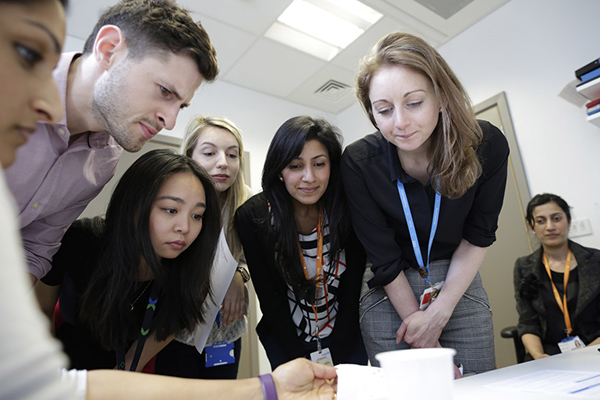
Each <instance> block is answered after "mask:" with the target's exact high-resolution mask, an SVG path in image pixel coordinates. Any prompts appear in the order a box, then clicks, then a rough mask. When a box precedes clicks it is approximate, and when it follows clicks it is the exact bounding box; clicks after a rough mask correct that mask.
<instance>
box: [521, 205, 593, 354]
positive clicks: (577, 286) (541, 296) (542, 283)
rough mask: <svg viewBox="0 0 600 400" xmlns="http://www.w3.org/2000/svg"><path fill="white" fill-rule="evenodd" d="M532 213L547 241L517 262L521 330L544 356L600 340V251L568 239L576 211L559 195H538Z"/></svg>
mask: <svg viewBox="0 0 600 400" xmlns="http://www.w3.org/2000/svg"><path fill="white" fill-rule="evenodd" d="M526 217H527V223H528V225H529V228H530V229H531V230H532V231H533V232H534V233H535V235H536V236H537V238H538V239H539V240H540V242H541V247H540V248H539V249H538V250H537V251H535V252H534V253H532V254H531V255H529V256H525V257H521V258H519V259H518V260H517V262H516V263H515V270H514V285H515V298H516V300H517V311H518V312H519V324H518V330H519V336H520V337H521V340H522V341H523V344H524V345H525V349H526V350H527V352H528V353H529V355H530V356H531V357H533V358H534V359H538V358H542V357H548V356H549V355H553V354H558V353H560V352H561V351H563V352H564V351H568V350H572V349H573V348H576V347H580V346H581V343H584V344H585V345H588V346H589V345H595V344H600V251H599V250H596V249H591V248H586V247H583V246H580V245H578V244H577V243H575V242H573V241H570V240H569V239H568V237H567V235H568V233H569V227H570V226H571V212H570V210H569V206H568V204H567V203H566V202H565V201H564V200H563V199H562V198H560V197H559V196H557V195H554V194H549V193H544V194H539V195H537V196H535V197H534V198H533V199H531V201H530V202H529V204H528V205H527V216H526ZM565 291H566V293H565ZM565 303H566V307H565Z"/></svg>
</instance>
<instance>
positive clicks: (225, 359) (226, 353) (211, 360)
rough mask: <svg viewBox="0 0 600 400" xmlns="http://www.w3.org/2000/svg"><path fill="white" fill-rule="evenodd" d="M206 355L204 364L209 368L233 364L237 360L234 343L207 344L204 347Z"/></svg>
mask: <svg viewBox="0 0 600 400" xmlns="http://www.w3.org/2000/svg"><path fill="white" fill-rule="evenodd" d="M204 355H205V356H206V361H205V363H204V365H205V366H206V367H207V368H208V367H217V366H219V365H227V364H233V363H234V362H235V355H234V353H233V343H227V342H218V343H213V344H212V346H207V347H205V348H204Z"/></svg>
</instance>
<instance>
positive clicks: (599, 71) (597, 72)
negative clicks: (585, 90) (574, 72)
mask: <svg viewBox="0 0 600 400" xmlns="http://www.w3.org/2000/svg"><path fill="white" fill-rule="evenodd" d="M599 76H600V67H598V68H596V69H593V70H591V71H590V72H588V73H585V74H583V75H581V82H589V81H591V80H592V79H594V78H597V77H599Z"/></svg>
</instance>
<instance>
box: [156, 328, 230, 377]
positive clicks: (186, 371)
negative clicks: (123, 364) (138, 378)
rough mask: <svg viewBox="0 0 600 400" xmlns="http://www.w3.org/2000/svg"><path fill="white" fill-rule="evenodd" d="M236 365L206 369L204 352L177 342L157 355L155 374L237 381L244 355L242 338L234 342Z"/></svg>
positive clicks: (173, 342)
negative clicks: (241, 357) (241, 359)
mask: <svg viewBox="0 0 600 400" xmlns="http://www.w3.org/2000/svg"><path fill="white" fill-rule="evenodd" d="M233 353H234V355H235V363H233V364H227V365H219V366H216V367H206V366H205V365H204V364H205V360H206V356H205V353H204V351H203V352H202V353H198V350H196V348H195V347H194V346H189V345H187V344H183V343H181V342H178V341H176V340H173V341H172V342H171V343H169V344H168V345H167V346H166V347H165V348H164V349H162V350H161V351H160V353H158V354H157V355H156V364H155V369H154V371H155V373H156V374H159V375H168V376H177V377H180V378H195V379H236V378H237V374H238V368H239V365H240V355H241V353H242V338H239V339H238V340H236V341H235V342H233Z"/></svg>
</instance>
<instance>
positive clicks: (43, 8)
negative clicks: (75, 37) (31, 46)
mask: <svg viewBox="0 0 600 400" xmlns="http://www.w3.org/2000/svg"><path fill="white" fill-rule="evenodd" d="M0 21H1V23H0V32H2V33H3V35H2V36H4V34H5V33H7V31H9V30H12V29H17V28H19V27H22V26H23V24H24V25H25V26H27V27H28V28H29V29H31V30H33V31H36V32H38V33H42V34H44V35H48V37H49V38H51V40H52V41H53V44H55V42H54V41H55V40H56V41H58V43H56V44H58V45H59V48H55V47H53V48H52V49H51V50H52V51H54V52H57V53H60V51H61V49H60V47H62V44H63V42H64V39H65V32H66V27H65V12H64V9H63V7H62V5H61V4H60V2H59V1H58V0H52V1H30V2H18V3H17V2H14V3H12V2H9V3H4V2H0Z"/></svg>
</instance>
